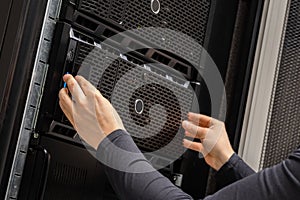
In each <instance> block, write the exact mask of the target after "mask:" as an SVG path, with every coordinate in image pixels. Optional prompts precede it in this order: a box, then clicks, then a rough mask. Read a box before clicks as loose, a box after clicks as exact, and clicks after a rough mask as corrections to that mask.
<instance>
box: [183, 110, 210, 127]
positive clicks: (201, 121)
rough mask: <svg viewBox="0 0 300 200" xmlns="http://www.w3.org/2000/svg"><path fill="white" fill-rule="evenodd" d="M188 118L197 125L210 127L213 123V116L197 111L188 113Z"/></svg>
mask: <svg viewBox="0 0 300 200" xmlns="http://www.w3.org/2000/svg"><path fill="white" fill-rule="evenodd" d="M188 120H189V121H192V122H193V123H195V124H196V125H199V126H203V127H207V128H208V127H210V125H211V123H212V118H211V117H209V116H206V115H202V114H196V113H191V112H189V113H188Z"/></svg>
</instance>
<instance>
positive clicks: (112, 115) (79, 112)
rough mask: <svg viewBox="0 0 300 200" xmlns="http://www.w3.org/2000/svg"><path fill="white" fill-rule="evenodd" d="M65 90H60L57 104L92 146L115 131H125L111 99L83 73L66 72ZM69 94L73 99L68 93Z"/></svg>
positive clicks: (95, 147)
mask: <svg viewBox="0 0 300 200" xmlns="http://www.w3.org/2000/svg"><path fill="white" fill-rule="evenodd" d="M63 80H64V81H65V82H66V83H67V85H68V89H67V88H63V89H61V90H60V92H59V105H60V107H61V109H62V111H63V112H64V113H65V115H66V117H67V118H68V119H69V121H70V122H71V123H72V125H73V127H74V128H75V130H76V131H77V133H78V134H79V135H80V137H81V138H82V139H83V140H84V141H85V142H87V143H88V144H89V145H90V146H92V147H93V148H94V149H97V148H98V145H99V144H100V142H101V141H102V140H103V139H104V138H105V137H106V136H107V135H109V134H110V133H112V132H113V131H115V130H118V129H123V130H125V128H124V126H123V123H122V120H121V119H120V117H119V115H118V113H117V112H116V110H115V109H114V107H113V106H112V105H111V104H110V102H109V101H108V100H107V99H106V98H104V97H103V96H102V95H101V93H100V92H99V90H97V89H96V88H95V87H94V86H93V85H92V84H91V83H90V82H88V81H87V80H86V79H84V78H83V77H82V76H76V77H75V78H74V77H73V76H72V75H70V74H66V75H65V76H64V77H63ZM68 92H70V93H71V95H72V99H71V98H70V96H69V95H68Z"/></svg>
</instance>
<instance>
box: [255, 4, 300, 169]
mask: <svg viewBox="0 0 300 200" xmlns="http://www.w3.org/2000/svg"><path fill="white" fill-rule="evenodd" d="M299 10H300V1H296V0H292V1H291V5H290V12H289V16H288V22H287V29H286V35H285V38H284V45H283V51H282V60H281V63H280V68H279V75H278V80H277V85H276V89H275V96H274V102H273V107H272V114H271V116H270V119H269V120H270V121H269V123H270V127H269V130H268V135H267V137H266V138H265V146H264V149H265V152H264V153H263V154H264V159H263V160H262V162H261V166H262V167H263V168H266V167H269V166H272V165H274V164H277V163H279V162H280V161H282V160H283V159H285V158H287V156H288V154H289V153H291V152H292V151H293V150H294V149H296V148H297V146H299V145H300V132H299V129H300V87H299V80H300V48H299V47H300V34H299V33H300V12H299Z"/></svg>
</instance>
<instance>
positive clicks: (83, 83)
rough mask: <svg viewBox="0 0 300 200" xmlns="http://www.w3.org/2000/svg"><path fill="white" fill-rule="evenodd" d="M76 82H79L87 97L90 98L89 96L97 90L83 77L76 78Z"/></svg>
mask: <svg viewBox="0 0 300 200" xmlns="http://www.w3.org/2000/svg"><path fill="white" fill-rule="evenodd" d="M75 80H76V81H77V82H78V84H79V86H80V87H81V89H82V91H83V93H84V94H85V95H86V96H88V95H89V94H94V93H95V91H96V90H97V89H96V88H95V87H94V86H93V85H92V84H91V83H90V82H89V81H87V80H86V79H85V78H84V77H82V76H75Z"/></svg>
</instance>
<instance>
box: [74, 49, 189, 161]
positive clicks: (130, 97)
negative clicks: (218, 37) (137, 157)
mask: <svg viewBox="0 0 300 200" xmlns="http://www.w3.org/2000/svg"><path fill="white" fill-rule="evenodd" d="M82 45H84V44H81V45H80V48H81V47H82ZM80 52H81V51H80V49H79V54H78V56H77V57H78V58H81V57H82V56H83V55H80ZM84 52H85V51H82V53H84ZM85 60H88V61H87V62H83V63H82V64H81V66H82V68H84V67H87V68H90V70H89V75H88V77H87V78H88V79H89V80H90V81H91V82H92V83H93V84H94V85H95V86H97V87H98V89H99V90H100V91H101V93H102V94H104V96H105V97H106V98H108V99H110V101H111V102H112V104H113V105H114V107H115V108H116V110H117V111H118V113H119V115H120V117H121V119H122V121H123V123H124V126H125V128H126V130H127V131H128V132H129V133H130V134H131V135H132V136H133V138H134V140H135V142H136V143H137V145H138V146H139V147H140V148H141V149H143V150H145V151H150V152H153V151H157V150H159V149H161V148H163V147H165V146H166V145H167V146H168V147H167V148H165V149H164V150H161V152H160V153H159V154H162V155H163V156H168V157H172V156H175V155H178V154H180V153H182V152H183V151H184V149H183V147H182V139H183V132H182V130H181V128H180V126H181V121H182V120H183V119H185V118H186V114H187V112H188V111H189V110H190V108H191V105H192V100H193V91H192V89H191V88H185V87H183V86H182V85H179V84H178V83H175V82H173V81H170V80H168V79H166V78H165V77H163V76H161V75H158V74H156V73H154V72H150V71H148V70H146V69H145V68H143V67H141V66H138V65H136V64H133V63H131V62H128V61H126V60H123V59H120V58H117V59H116V57H115V56H114V55H112V54H110V53H108V52H107V51H105V50H102V49H99V48H96V49H94V50H93V51H92V52H91V53H90V54H89V55H88V57H87V59H85ZM161 67H164V66H161ZM137 102H139V104H140V105H139V106H138V105H137ZM141 106H142V107H141ZM138 107H139V108H138ZM178 132H179V134H178V135H176V134H177V133H178ZM170 141H173V142H172V144H171V145H168V144H169V143H170Z"/></svg>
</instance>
